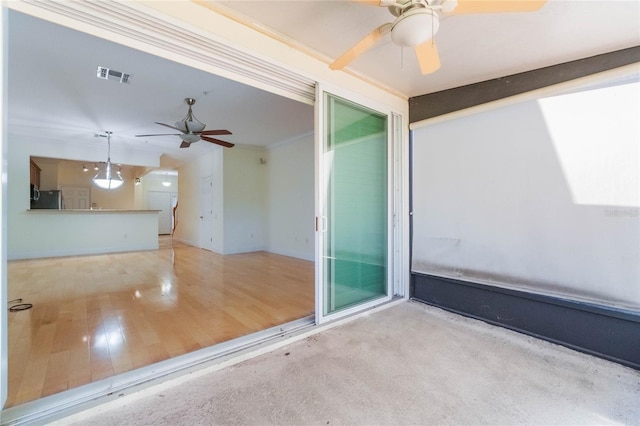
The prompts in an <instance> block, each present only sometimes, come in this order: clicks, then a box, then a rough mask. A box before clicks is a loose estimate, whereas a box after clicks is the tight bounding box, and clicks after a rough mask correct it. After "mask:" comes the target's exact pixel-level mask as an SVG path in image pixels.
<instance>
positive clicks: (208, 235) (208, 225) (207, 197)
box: [200, 176, 214, 251]
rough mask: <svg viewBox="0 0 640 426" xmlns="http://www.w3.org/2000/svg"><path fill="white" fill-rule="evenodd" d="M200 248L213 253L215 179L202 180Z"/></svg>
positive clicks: (205, 178)
mask: <svg viewBox="0 0 640 426" xmlns="http://www.w3.org/2000/svg"><path fill="white" fill-rule="evenodd" d="M200 226H201V234H200V235H201V237H200V248H203V249H205V250H209V251H213V249H214V247H213V246H214V244H213V177H211V176H207V177H204V178H202V179H201V180H200Z"/></svg>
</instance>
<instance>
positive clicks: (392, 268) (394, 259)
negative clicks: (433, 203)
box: [314, 82, 406, 324]
mask: <svg viewBox="0 0 640 426" xmlns="http://www.w3.org/2000/svg"><path fill="white" fill-rule="evenodd" d="M325 94H329V95H332V96H336V97H339V98H342V99H344V100H346V101H349V102H352V103H354V104H357V105H359V106H362V107H363V108H366V109H369V110H372V111H375V112H377V113H379V114H381V115H384V116H386V117H387V294H386V296H381V297H380V298H377V299H374V300H370V301H367V302H363V303H360V304H357V305H355V306H351V307H348V308H345V309H342V310H339V311H336V312H332V313H329V314H326V315H325V314H324V302H325V300H324V299H325V283H324V281H325V277H324V262H323V253H324V240H323V234H324V232H326V230H327V229H326V218H324V217H323V215H322V213H323V211H324V191H325V190H324V189H323V186H324V185H325V183H326V176H324V167H325V166H324V163H323V161H322V158H323V147H324V139H325V136H326V135H325V124H326V119H327V117H326V116H325V112H326V105H325ZM315 115H316V116H315V135H314V136H315V138H314V139H315V144H314V145H315V146H314V167H315V231H316V232H315V237H316V238H315V247H316V249H315V250H316V256H315V273H316V285H315V290H316V296H315V302H316V304H315V317H316V324H323V323H326V322H329V321H333V320H337V319H340V318H343V317H346V316H349V315H353V314H356V313H358V312H362V311H365V310H368V309H371V308H374V307H376V306H379V305H381V304H384V303H387V302H389V301H391V300H392V299H393V298H394V297H405V294H406V291H405V289H404V288H405V286H404V285H403V284H402V283H404V281H405V280H403V275H402V270H401V266H400V265H404V264H405V263H406V262H405V260H404V254H405V250H404V245H405V244H404V241H405V238H404V235H406V234H403V232H404V221H403V220H402V217H404V216H403V212H404V211H405V209H404V202H403V197H402V194H403V190H402V189H403V187H404V179H403V176H401V175H400V173H399V172H398V169H399V168H400V165H401V164H403V158H404V152H403V150H402V143H401V142H402V140H403V136H402V129H401V124H402V120H401V117H402V115H401V114H400V113H399V112H397V111H394V110H392V109H391V108H390V107H389V106H387V105H383V104H380V103H377V102H375V101H372V100H370V99H367V98H365V97H363V96H361V95H358V94H355V93H352V92H349V91H347V90H344V89H340V88H337V87H334V86H331V85H328V84H325V83H320V82H319V83H317V85H316V103H315Z"/></svg>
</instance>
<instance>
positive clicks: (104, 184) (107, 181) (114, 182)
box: [93, 132, 124, 189]
mask: <svg viewBox="0 0 640 426" xmlns="http://www.w3.org/2000/svg"><path fill="white" fill-rule="evenodd" d="M105 133H106V134H107V164H106V166H105V167H104V169H102V170H100V171H98V173H97V174H96V175H95V176H94V177H93V183H95V184H96V185H97V186H99V187H100V188H103V189H116V188H119V187H120V186H121V185H122V184H123V183H124V181H123V180H122V175H121V174H120V169H118V171H117V172H115V173H113V172H114V170H113V166H112V165H111V134H112V133H113V132H105ZM101 136H102V135H101ZM102 137H104V136H102Z"/></svg>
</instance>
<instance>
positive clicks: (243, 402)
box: [57, 302, 640, 425]
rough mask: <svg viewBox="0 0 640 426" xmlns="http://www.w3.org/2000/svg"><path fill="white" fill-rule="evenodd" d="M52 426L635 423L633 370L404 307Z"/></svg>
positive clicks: (638, 401) (639, 417)
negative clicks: (125, 425) (70, 425)
mask: <svg viewBox="0 0 640 426" xmlns="http://www.w3.org/2000/svg"><path fill="white" fill-rule="evenodd" d="M558 326H559V327H560V326H561V324H559V325H558ZM57 423H58V424H82V425H116V424H121V425H124V424H127V425H213V424H220V425H489V424H490V425H540V424H545V425H550V424H554V425H557V424H562V425H570V424H571V425H588V424H598V425H600V424H640V371H636V370H633V369H631V368H627V367H624V366H621V365H618V364H615V363H612V362H608V361H605V360H602V359H599V358H595V357H592V356H589V355H585V354H582V353H579V352H576V351H573V350H570V349H567V348H564V347H562V346H558V345H554V344H551V343H549V342H545V341H542V340H538V339H535V338H533V337H529V336H526V335H522V334H519V333H516V332H512V331H509V330H506V329H502V328H498V327H493V326H490V325H488V324H485V323H483V322H480V321H476V320H472V319H468V318H464V317H461V316H458V315H455V314H451V313H448V312H445V311H442V310H439V309H436V308H433V307H429V306H426V305H423V304H420V303H417V302H407V303H401V304H398V305H396V306H393V307H390V308H388V309H384V310H380V311H377V312H374V313H371V314H368V315H365V316H363V317H361V318H358V319H355V320H353V321H351V322H348V323H346V324H343V325H340V326H337V327H334V328H330V329H327V330H324V331H322V332H320V333H317V334H313V335H311V336H308V337H306V338H304V339H302V340H299V341H295V342H293V343H291V344H289V345H287V346H285V347H283V348H279V349H276V350H274V351H272V352H269V353H266V354H264V355H260V356H258V357H256V358H253V359H250V360H248V361H244V362H241V363H239V364H236V365H233V366H231V367H227V368H224V369H221V370H218V371H214V372H211V373H207V374H203V375H199V376H197V377H193V378H192V379H190V380H187V381H184V380H183V381H181V383H177V384H175V385H170V384H169V385H167V384H164V385H163V386H157V387H151V388H148V389H145V390H143V391H140V392H138V393H136V394H132V395H128V396H125V397H123V398H121V399H119V400H117V401H112V402H110V403H107V404H104V405H101V406H98V407H95V408H93V409H91V410H88V411H85V412H82V413H78V414H75V415H73V416H71V417H68V418H66V419H62V420H60V421H58V422H57Z"/></svg>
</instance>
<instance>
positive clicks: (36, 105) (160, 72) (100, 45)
mask: <svg viewBox="0 0 640 426" xmlns="http://www.w3.org/2000/svg"><path fill="white" fill-rule="evenodd" d="M8 27H9V33H8V43H9V47H8V51H9V61H8V72H7V75H8V85H7V87H8V108H7V109H8V131H9V133H10V134H12V135H19V136H23V137H29V138H38V139H39V140H50V141H51V143H59V144H65V143H69V142H70V141H74V142H76V143H86V144H93V145H94V146H96V147H97V148H96V149H100V150H104V151H103V152H104V154H105V157H106V149H107V147H106V139H105V138H96V137H95V134H97V133H100V134H104V131H107V130H108V131H112V132H113V138H112V148H113V150H114V151H115V150H116V148H117V147H121V146H127V147H129V148H131V149H137V150H141V151H143V152H144V151H148V152H149V153H150V154H164V156H165V157H164V158H165V159H167V158H168V159H169V161H167V162H166V163H167V164H180V163H182V162H185V161H189V160H190V159H193V158H196V157H198V156H200V155H202V154H203V153H205V152H208V151H211V150H213V149H222V148H218V147H217V146H216V145H213V144H210V143H207V142H203V141H199V142H198V143H195V144H192V146H191V147H190V148H187V149H180V148H179V146H180V142H181V140H180V138H179V137H178V136H159V137H145V138H137V137H135V135H137V134H155V133H175V132H174V131H172V130H171V129H169V128H166V127H163V126H160V125H157V124H154V122H156V121H157V122H162V123H167V124H170V125H173V124H174V123H175V122H176V121H178V120H181V119H183V118H184V117H185V115H186V113H187V109H188V106H187V104H186V103H185V98H186V97H193V98H195V99H196V103H195V105H194V106H193V113H194V115H195V116H196V118H197V119H198V120H200V121H201V122H203V123H206V125H207V126H206V129H207V130H209V129H228V130H230V131H231V132H232V133H233V134H232V135H230V136H218V138H219V139H222V140H226V141H229V142H232V143H235V144H238V145H251V146H269V145H273V144H275V143H279V142H282V141H286V140H290V139H293V138H296V137H299V136H301V135H304V134H308V133H310V132H312V131H313V126H314V115H313V106H311V105H306V104H302V103H300V102H297V101H293V100H290V99H287V98H284V97H281V96H278V95H274V94H272V93H268V92H265V91H262V90H259V89H255V88H253V87H249V86H246V85H243V84H240V83H237V82H234V81H231V80H228V79H225V78H222V77H219V76H215V75H212V74H209V73H206V72H202V71H199V70H196V69H193V68H189V67H187V66H184V65H180V64H177V63H175V62H171V61H168V60H165V59H161V58H159V57H156V56H153V55H149V54H146V53H143V52H140V51H137V50H134V49H131V48H128V47H125V46H122V45H119V44H116V43H112V42H109V41H106V40H103V39H99V38H96V37H93V36H90V35H87V34H84V33H80V32H77V31H74V30H70V29H68V28H65V27H61V26H58V25H55V24H52V23H49V22H46V21H42V20H39V19H36V18H33V17H30V16H27V15H24V14H21V13H18V12H15V11H9V25H8ZM98 66H105V67H108V68H111V69H114V70H117V71H120V72H124V73H127V74H130V75H131V76H132V77H131V82H130V83H129V84H121V83H119V82H116V81H111V80H103V79H99V78H97V67H98ZM224 149H228V148H224ZM231 149H233V148H231ZM101 152H102V151H101ZM112 159H113V161H114V162H116V163H122V164H127V158H116V157H115V156H112Z"/></svg>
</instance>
